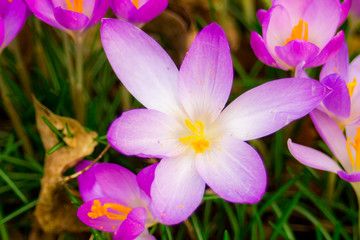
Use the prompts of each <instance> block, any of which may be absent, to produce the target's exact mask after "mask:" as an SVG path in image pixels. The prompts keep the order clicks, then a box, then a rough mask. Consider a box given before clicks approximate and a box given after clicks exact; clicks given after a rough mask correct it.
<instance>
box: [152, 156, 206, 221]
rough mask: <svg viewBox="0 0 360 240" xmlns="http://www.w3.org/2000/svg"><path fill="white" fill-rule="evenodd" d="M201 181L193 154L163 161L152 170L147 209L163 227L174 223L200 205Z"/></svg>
mask: <svg viewBox="0 0 360 240" xmlns="http://www.w3.org/2000/svg"><path fill="white" fill-rule="evenodd" d="M204 190H205V182H204V181H203V180H202V179H201V177H200V176H199V174H198V173H197V171H196V168H195V154H190V153H188V154H183V155H182V156H179V157H177V158H165V159H163V160H161V161H160V163H159V165H158V166H157V168H156V170H155V179H154V182H153V184H152V186H151V199H152V204H151V206H150V210H151V212H152V214H153V216H154V218H155V219H157V220H159V221H160V222H161V223H164V224H169V225H171V224H177V223H180V222H182V221H184V220H185V219H186V218H188V217H189V216H190V215H191V214H192V213H193V212H194V211H195V209H196V208H197V207H198V206H199V205H200V203H201V200H202V197H203V195H204Z"/></svg>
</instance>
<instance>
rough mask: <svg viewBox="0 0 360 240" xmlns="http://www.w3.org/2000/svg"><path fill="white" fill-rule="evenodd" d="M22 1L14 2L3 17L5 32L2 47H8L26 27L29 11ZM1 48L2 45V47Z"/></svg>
mask: <svg viewBox="0 0 360 240" xmlns="http://www.w3.org/2000/svg"><path fill="white" fill-rule="evenodd" d="M26 8H27V7H26V4H25V3H24V2H23V1H22V0H13V1H12V3H11V4H10V6H9V7H8V8H7V11H6V13H5V14H4V16H3V21H4V26H5V29H4V30H5V32H4V39H3V45H2V47H5V46H7V45H8V44H9V43H10V42H11V41H12V40H13V39H14V38H15V36H16V35H17V34H18V33H19V31H20V30H21V28H22V27H23V26H24V23H25V20H26V17H27V13H26V11H27V9H26ZM0 46H1V45H0Z"/></svg>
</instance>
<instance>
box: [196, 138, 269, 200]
mask: <svg viewBox="0 0 360 240" xmlns="http://www.w3.org/2000/svg"><path fill="white" fill-rule="evenodd" d="M214 144H215V145H216V147H212V148H211V152H210V151H209V152H204V153H203V154H197V156H196V161H195V162H196V169H197V170H198V172H199V174H200V176H201V177H202V179H203V180H204V181H205V182H206V184H207V185H209V187H210V188H211V189H212V190H213V191H214V192H215V193H217V194H218V195H219V196H220V197H221V198H223V199H225V200H227V201H230V202H237V203H256V202H258V201H259V200H260V199H261V197H262V196H263V194H264V192H265V188H266V172H265V167H264V164H263V162H262V160H261V157H260V156H259V154H258V153H257V152H256V151H255V149H253V148H252V147H251V146H250V145H248V144H247V143H245V142H243V141H241V140H239V139H237V138H233V137H223V138H222V139H219V140H218V141H217V142H216V143H214Z"/></svg>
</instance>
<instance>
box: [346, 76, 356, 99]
mask: <svg viewBox="0 0 360 240" xmlns="http://www.w3.org/2000/svg"><path fill="white" fill-rule="evenodd" d="M356 84H357V81H356V78H354V80H353V81H352V82H351V83H347V84H346V86H347V88H348V90H349V94H350V97H352V95H353V93H354V89H355V86H356Z"/></svg>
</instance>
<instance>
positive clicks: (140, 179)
mask: <svg viewBox="0 0 360 240" xmlns="http://www.w3.org/2000/svg"><path fill="white" fill-rule="evenodd" d="M157 165H158V163H155V164H152V165H150V166H148V167H146V168H143V169H142V170H141V171H140V172H139V173H138V174H137V175H136V181H137V183H138V185H139V187H140V188H141V189H142V190H143V191H144V192H145V193H146V194H147V195H148V196H149V197H150V191H151V184H152V183H153V181H154V178H155V169H156V167H157Z"/></svg>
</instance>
